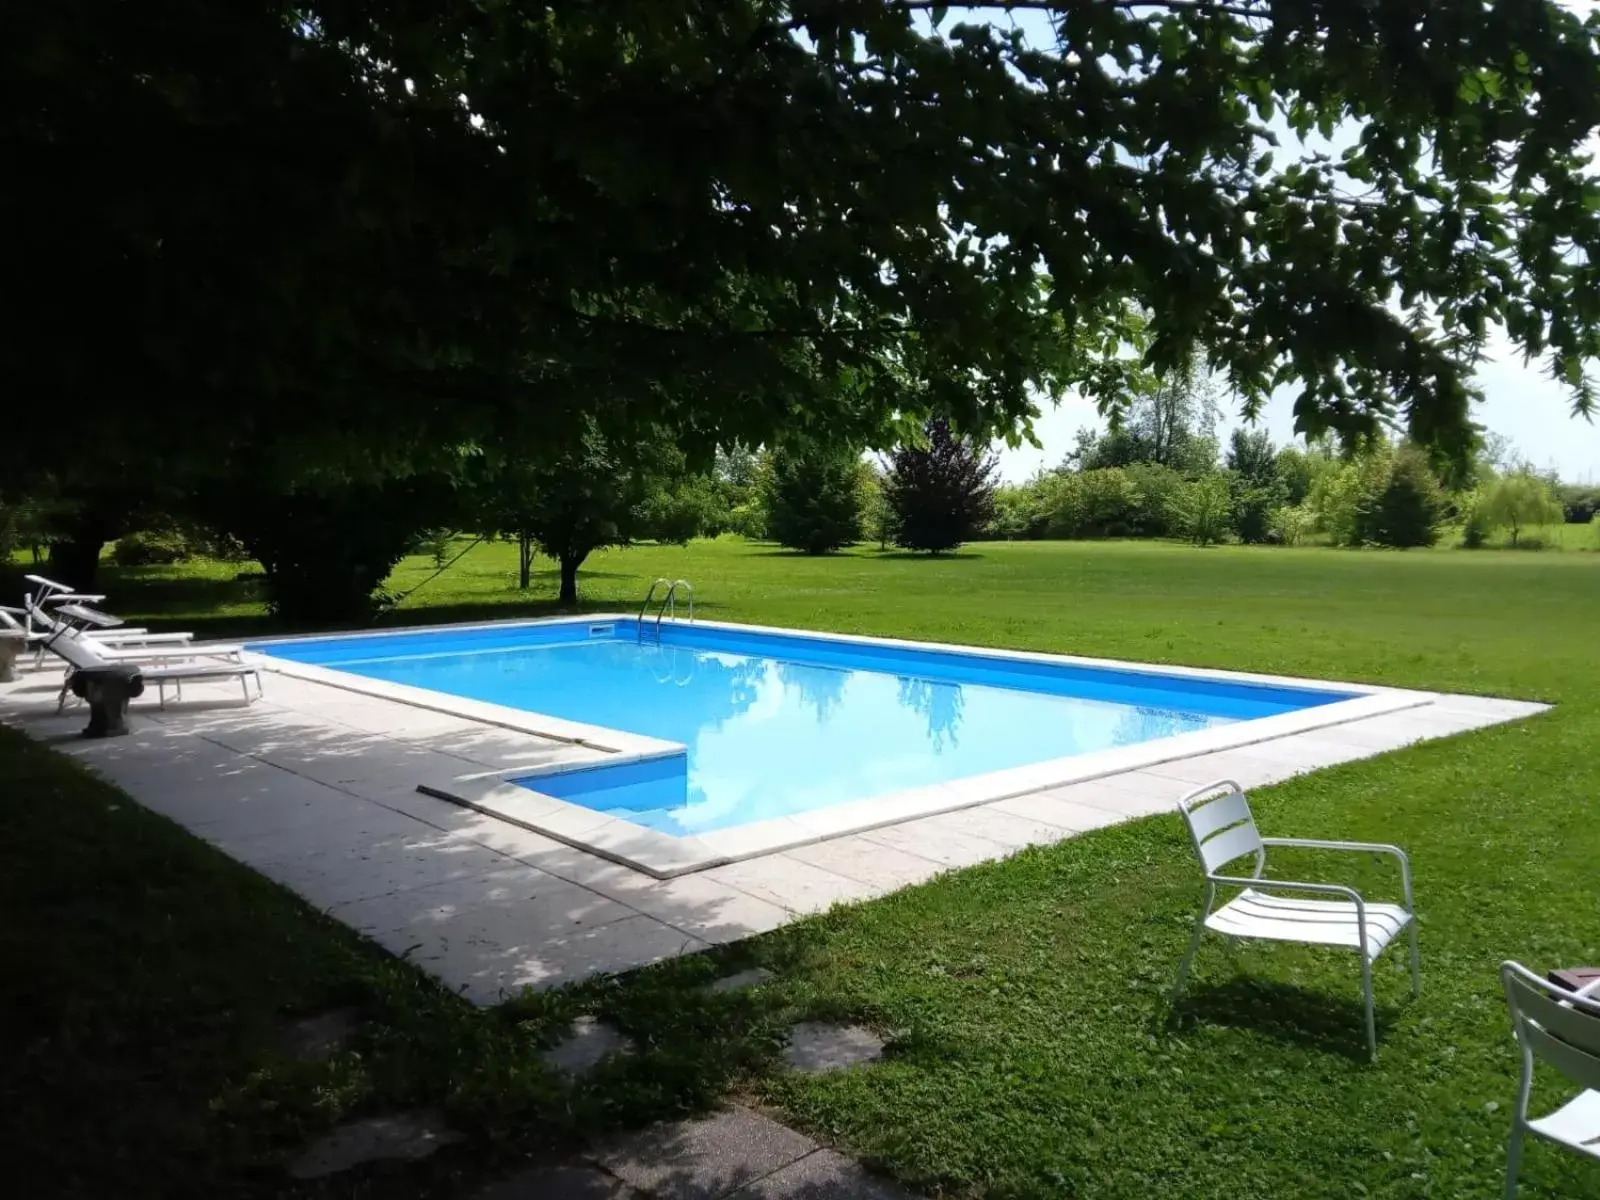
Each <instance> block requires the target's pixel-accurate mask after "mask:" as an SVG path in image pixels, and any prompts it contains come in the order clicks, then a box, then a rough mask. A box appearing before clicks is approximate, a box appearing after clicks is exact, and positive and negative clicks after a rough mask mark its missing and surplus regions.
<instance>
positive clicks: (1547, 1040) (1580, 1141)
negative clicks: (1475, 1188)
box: [1500, 962, 1600, 1200]
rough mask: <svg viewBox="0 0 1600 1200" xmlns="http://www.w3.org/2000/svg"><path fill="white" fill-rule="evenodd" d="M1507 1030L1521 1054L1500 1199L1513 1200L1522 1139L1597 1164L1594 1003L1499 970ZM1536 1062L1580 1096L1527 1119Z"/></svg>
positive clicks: (1598, 1028)
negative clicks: (1566, 1081) (1503, 1196)
mask: <svg viewBox="0 0 1600 1200" xmlns="http://www.w3.org/2000/svg"><path fill="white" fill-rule="evenodd" d="M1500 981H1501V983H1503V984H1504V985H1505V989H1506V1003H1507V1004H1509V1005H1510V1006H1511V1025H1512V1028H1513V1030H1514V1031H1515V1033H1516V1035H1517V1045H1518V1046H1520V1047H1521V1048H1522V1083H1521V1085H1520V1086H1519V1087H1518V1089H1517V1107H1516V1109H1515V1111H1514V1112H1512V1114H1511V1144H1510V1145H1509V1146H1508V1147H1507V1148H1506V1197H1507V1200H1516V1196H1517V1170H1518V1168H1519V1167H1520V1166H1521V1165H1522V1139H1523V1137H1524V1136H1525V1135H1526V1134H1529V1133H1531V1134H1533V1135H1534V1136H1536V1137H1542V1138H1544V1139H1545V1140H1546V1141H1548V1142H1554V1143H1555V1144H1556V1145H1558V1146H1565V1147H1566V1148H1567V1149H1568V1150H1574V1151H1576V1152H1577V1153H1579V1154H1584V1155H1587V1156H1588V1157H1590V1158H1594V1159H1600V997H1596V998H1585V997H1583V996H1581V995H1575V994H1574V993H1572V992H1569V991H1568V990H1567V989H1566V988H1563V987H1561V986H1560V985H1559V984H1554V983H1550V982H1548V981H1547V980H1544V979H1540V978H1539V977H1538V976H1537V975H1535V974H1534V973H1533V972H1532V971H1530V970H1528V968H1527V967H1525V966H1523V965H1522V964H1521V963H1515V962H1505V963H1501V964H1500ZM1535 1059H1541V1060H1543V1061H1544V1062H1546V1063H1548V1064H1549V1065H1550V1066H1552V1067H1554V1068H1555V1069H1556V1070H1557V1071H1560V1072H1561V1074H1563V1075H1565V1076H1566V1077H1567V1078H1568V1079H1570V1080H1571V1081H1572V1082H1573V1083H1576V1084H1577V1085H1578V1086H1579V1087H1581V1088H1583V1089H1584V1090H1583V1091H1582V1092H1580V1093H1578V1095H1577V1096H1575V1097H1574V1098H1573V1099H1571V1100H1569V1101H1567V1102H1566V1103H1565V1104H1563V1105H1562V1106H1561V1107H1560V1108H1558V1109H1556V1110H1555V1111H1554V1112H1552V1113H1550V1114H1548V1115H1547V1116H1543V1117H1535V1118H1533V1119H1532V1120H1530V1119H1529V1118H1528V1095H1529V1093H1530V1092H1531V1091H1532V1089H1533V1064H1534V1060H1535Z"/></svg>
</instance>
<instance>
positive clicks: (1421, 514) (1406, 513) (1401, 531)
mask: <svg viewBox="0 0 1600 1200" xmlns="http://www.w3.org/2000/svg"><path fill="white" fill-rule="evenodd" d="M1442 506H1443V497H1442V496H1441V494H1440V491H1439V481H1438V480H1437V479H1435V478H1434V475H1433V468H1432V466H1431V465H1430V464H1429V462H1428V456H1427V455H1426V454H1425V453H1424V452H1423V451H1421V450H1420V449H1418V448H1417V447H1415V446H1402V447H1401V448H1400V449H1399V450H1398V451H1397V452H1396V453H1395V456H1394V464H1393V466H1391V467H1390V468H1389V480H1388V482H1387V483H1386V484H1384V487H1383V490H1382V491H1381V492H1379V493H1378V495H1377V496H1376V497H1375V503H1374V504H1373V505H1372V506H1371V514H1372V517H1371V520H1372V529H1371V536H1370V540H1371V541H1373V542H1375V543H1377V544H1378V545H1380V546H1395V547H1399V548H1402V549H1403V548H1405V547H1408V546H1431V545H1433V543H1434V542H1436V541H1438V540H1439V515H1440V511H1441V508H1442Z"/></svg>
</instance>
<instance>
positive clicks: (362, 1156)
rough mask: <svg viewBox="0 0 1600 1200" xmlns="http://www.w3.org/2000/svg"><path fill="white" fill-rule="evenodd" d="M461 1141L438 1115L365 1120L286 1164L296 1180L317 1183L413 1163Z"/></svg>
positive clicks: (334, 1133)
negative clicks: (362, 1169)
mask: <svg viewBox="0 0 1600 1200" xmlns="http://www.w3.org/2000/svg"><path fill="white" fill-rule="evenodd" d="M461 1140H462V1135H461V1134H459V1133H454V1132H452V1131H451V1130H450V1129H448V1128H446V1126H445V1124H444V1118H443V1116H442V1115H440V1114H439V1113H437V1112H434V1111H432V1110H431V1109H430V1110H424V1111H421V1112H414V1113H395V1114H393V1115H389V1116H380V1117H367V1118H366V1119H364V1120H360V1121H352V1122H350V1123H349V1124H347V1125H341V1126H339V1127H338V1128H337V1129H334V1130H331V1131H330V1132H328V1133H327V1134H325V1135H323V1136H322V1137H320V1138H318V1139H317V1140H316V1141H314V1142H312V1143H311V1145H309V1146H307V1147H306V1149H305V1150H304V1151H303V1152H302V1153H301V1154H300V1155H299V1156H298V1157H296V1158H295V1159H294V1160H293V1161H292V1162H291V1163H290V1164H289V1174H290V1175H291V1176H292V1177H293V1178H295V1179H320V1178H321V1177H323V1176H324V1175H334V1174H337V1173H338V1172H340V1171H348V1170H350V1169H351V1168H352V1167H358V1166H360V1165H361V1164H362V1163H369V1162H377V1161H379V1160H380V1159H386V1158H387V1159H401V1160H405V1161H415V1160H417V1159H420V1158H427V1157H428V1156H429V1155H431V1154H433V1153H434V1152H435V1151H437V1150H439V1149H440V1148H441V1147H443V1146H448V1145H450V1144H451V1143H453V1142H459V1141H461Z"/></svg>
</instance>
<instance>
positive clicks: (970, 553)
mask: <svg viewBox="0 0 1600 1200" xmlns="http://www.w3.org/2000/svg"><path fill="white" fill-rule="evenodd" d="M872 557H873V558H874V559H880V560H883V561H890V560H892V561H894V562H927V563H934V562H976V561H977V560H979V559H981V558H984V557H985V555H983V554H981V553H979V552H978V551H976V550H957V551H955V552H953V553H952V552H949V551H946V552H944V553H941V554H929V553H928V552H927V551H925V550H880V551H877V552H875V553H874V554H873V556H872Z"/></svg>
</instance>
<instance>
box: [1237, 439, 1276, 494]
mask: <svg viewBox="0 0 1600 1200" xmlns="http://www.w3.org/2000/svg"><path fill="white" fill-rule="evenodd" d="M1225 461H1226V463H1227V467H1228V470H1230V471H1234V472H1237V473H1238V475H1239V476H1240V477H1241V478H1242V479H1244V480H1245V481H1246V482H1248V483H1249V484H1250V485H1251V486H1252V487H1269V486H1271V485H1272V484H1273V483H1275V482H1277V479H1278V450H1277V447H1276V446H1274V445H1273V444H1272V437H1271V435H1270V434H1268V433H1267V431H1266V430H1265V429H1235V430H1234V431H1233V433H1232V434H1230V435H1229V437H1228V454H1227V458H1226V460H1225Z"/></svg>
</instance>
